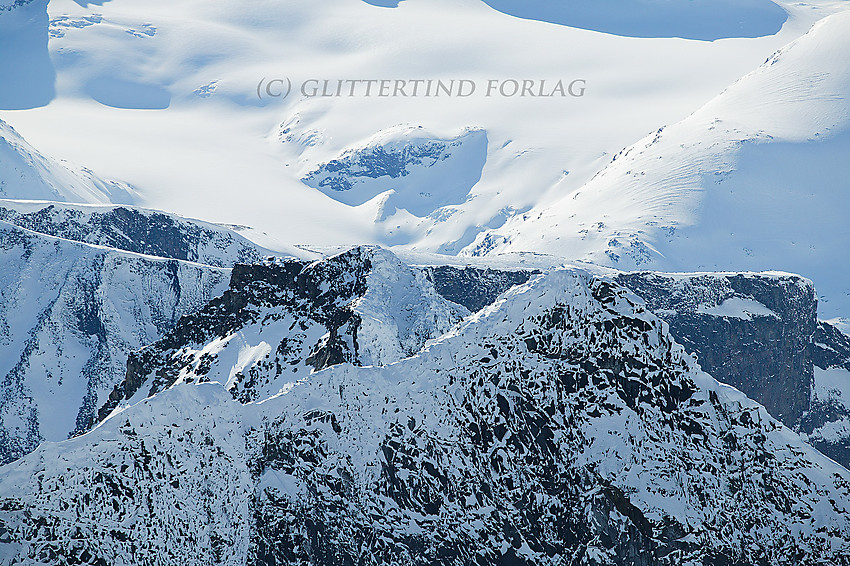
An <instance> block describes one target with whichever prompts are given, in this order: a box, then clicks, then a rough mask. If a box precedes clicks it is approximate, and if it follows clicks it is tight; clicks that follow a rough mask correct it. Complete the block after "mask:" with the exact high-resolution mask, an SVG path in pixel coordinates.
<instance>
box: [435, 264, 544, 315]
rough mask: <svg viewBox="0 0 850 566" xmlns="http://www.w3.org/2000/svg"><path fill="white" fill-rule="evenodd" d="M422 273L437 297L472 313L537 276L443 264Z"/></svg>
mask: <svg viewBox="0 0 850 566" xmlns="http://www.w3.org/2000/svg"><path fill="white" fill-rule="evenodd" d="M424 271H425V274H426V275H427V277H428V279H429V280H431V281H432V282H433V283H434V288H435V289H436V290H437V292H438V293H439V294H440V295H442V296H443V297H445V298H446V299H448V300H450V301H452V302H453V303H457V304H459V305H463V306H465V307H466V308H468V309H469V310H470V311H472V312H478V311H480V310H481V309H483V308H484V307H486V306H487V305H490V304H493V302H494V301H495V300H496V299H497V298H498V297H499V295H501V294H502V293H504V292H505V291H507V290H508V289H510V288H511V287H513V286H514V285H520V284H522V283H525V282H526V281H528V280H529V278H530V277H531V276H532V275H535V274H536V273H538V272H534V271H503V270H499V269H489V268H485V269H482V268H476V267H464V268H458V267H453V266H447V265H441V266H436V267H426V268H424Z"/></svg>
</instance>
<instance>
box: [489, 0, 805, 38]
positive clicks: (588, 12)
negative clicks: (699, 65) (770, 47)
mask: <svg viewBox="0 0 850 566" xmlns="http://www.w3.org/2000/svg"><path fill="white" fill-rule="evenodd" d="M484 2H485V3H486V4H487V5H488V6H491V7H492V8H494V9H496V10H499V11H500V12H504V13H506V14H510V15H512V16H516V17H518V18H527V19H531V20H539V21H543V22H549V23H553V24H559V25H563V26H570V27H576V28H582V29H589V30H594V31H599V32H603V33H612V34H616V35H625V36H629V37H681V38H685V39H698V40H703V41H714V40H717V39H723V38H730V37H759V36H762V35H772V34H774V33H777V32H778V31H779V30H780V29H781V28H782V24H784V23H785V20H786V19H787V17H788V16H787V14H786V13H785V10H783V9H782V8H781V7H780V6H778V5H777V4H776V3H774V2H771V1H770V0H719V1H718V0H689V1H687V2H664V1H659V0H638V1H633V0H632V1H622V0H619V1H618V0H603V1H599V0H596V1H594V0H577V1H576V0H573V1H572V2H557V1H554V0H484Z"/></svg>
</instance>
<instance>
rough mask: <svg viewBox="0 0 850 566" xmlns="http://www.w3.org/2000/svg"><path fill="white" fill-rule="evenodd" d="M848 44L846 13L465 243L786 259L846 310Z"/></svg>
mask: <svg viewBox="0 0 850 566" xmlns="http://www.w3.org/2000/svg"><path fill="white" fill-rule="evenodd" d="M848 52H850V12H847V11H844V12H841V13H838V14H835V15H832V16H829V17H827V18H825V19H824V20H822V21H821V22H819V23H818V24H817V25H815V26H814V27H813V28H812V29H811V30H810V31H809V33H807V34H806V35H804V36H802V37H800V38H799V39H797V40H796V41H794V42H792V43H790V44H789V45H787V46H786V47H784V48H782V49H780V50H779V51H778V52H777V53H775V54H774V55H773V56H771V57H770V58H768V60H767V61H766V62H765V63H764V64H763V65H761V66H760V67H759V68H757V69H756V70H754V71H753V72H751V73H749V74H748V75H746V76H744V77H743V78H741V79H740V80H739V81H737V82H736V83H735V84H733V85H732V86H730V87H729V88H727V89H726V90H725V91H724V92H723V93H722V94H720V95H718V96H717V97H716V98H715V99H714V100H712V101H711V102H709V103H708V104H706V105H705V106H704V107H703V108H701V109H700V110H698V111H697V112H695V113H694V114H692V115H691V116H689V117H688V118H686V119H685V120H683V121H681V122H679V123H676V124H674V125H672V126H669V127H663V128H659V129H658V130H657V131H655V132H652V133H651V134H650V135H648V136H647V137H645V138H644V139H642V140H640V141H638V142H637V143H635V144H634V145H632V146H630V147H628V148H626V149H624V150H623V151H621V152H620V153H618V154H616V155H615V156H614V157H613V158H612V160H611V162H610V163H609V164H608V165H607V166H606V167H605V168H604V169H602V170H601V171H600V172H599V173H597V174H596V176H595V177H593V179H592V180H590V181H589V182H588V183H587V184H585V185H584V186H582V187H580V188H578V189H576V190H575V191H572V192H570V193H569V194H567V195H565V196H564V197H562V198H561V199H560V200H559V201H557V202H555V203H554V204H552V205H547V206H546V207H544V208H540V209H537V210H533V211H532V212H530V213H529V214H526V215H523V216H522V217H515V218H512V219H509V220H508V222H507V223H506V224H505V226H503V227H501V228H499V229H497V230H494V231H490V232H488V233H486V234H481V235H479V237H478V239H477V240H476V242H475V243H473V244H472V245H470V246H468V247H467V248H466V250H465V253H469V254H482V253H494V252H501V251H522V250H525V251H532V250H533V251H544V252H549V253H555V254H561V255H564V256H568V257H573V258H584V259H586V260H590V261H593V262H595V263H599V264H605V265H611V266H616V267H618V268H621V269H634V268H639V269H645V268H650V269H659V270H676V271H713V270H755V271H760V270H764V269H781V270H784V271H790V272H794V273H801V274H803V275H805V276H807V277H810V278H812V279H813V280H814V281H815V283H816V285H817V286H818V289H819V290H820V291H821V292H822V293H824V294H825V295H826V296H827V298H828V299H829V300H830V301H832V304H829V305H826V306H827V307H830V308H834V309H836V310H834V311H830V312H829V313H824V314H828V315H829V316H836V315H840V314H842V312H843V311H844V310H847V309H850V302H848V300H847V297H848V296H850V287H848V286H847V282H846V280H842V278H836V277H835V276H834V275H835V270H834V269H833V267H832V265H833V264H834V262H839V263H842V262H846V261H848V260H850V256H849V255H848V251H847V245H846V237H845V236H846V229H845V228H844V227H845V226H846V224H845V222H844V219H845V218H846V216H847V214H848V213H850V197H848V192H847V191H846V190H845V189H846V178H847V176H848V174H850V162H848V161H847V160H846V159H843V156H846V155H847V152H848V150H850V107H848V105H847V100H850V59H848V58H847V57H846V53H848ZM790 210H793V211H794V213H793V214H789V213H788V211H790ZM812 226H817V227H818V228H817V229H812Z"/></svg>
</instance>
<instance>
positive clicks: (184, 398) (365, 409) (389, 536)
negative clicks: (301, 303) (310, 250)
mask: <svg viewBox="0 0 850 566" xmlns="http://www.w3.org/2000/svg"><path fill="white" fill-rule="evenodd" d="M333 265H334V264H333V263H332V264H331V265H330V266H328V268H331V266H333ZM336 265H338V264H336ZM315 267H316V266H314V268H315ZM353 279H356V278H353ZM345 280H346V281H350V279H345ZM630 297H631V295H630V294H629V293H627V292H626V291H625V290H623V289H622V288H620V287H618V286H617V285H615V284H613V283H611V282H610V281H606V280H603V279H600V278H596V277H593V276H590V275H588V274H586V273H582V272H576V271H570V270H561V271H556V272H553V273H550V274H547V275H544V276H540V277H535V278H533V279H532V280H531V281H529V282H528V283H527V284H525V285H522V286H519V287H515V288H514V289H512V290H510V291H508V292H507V293H506V294H505V295H504V296H503V297H502V298H501V299H499V301H497V302H496V304H494V305H492V306H491V307H488V308H485V309H484V310H482V311H481V312H480V313H477V314H475V315H473V316H471V317H469V318H468V319H467V320H466V321H465V322H463V323H462V324H461V325H459V326H458V327H457V328H456V329H454V330H453V331H451V332H450V333H448V334H446V335H444V336H443V337H442V338H440V339H439V340H438V341H436V342H434V343H431V344H430V345H429V346H428V347H426V348H425V349H424V350H422V351H421V352H419V353H418V354H417V355H415V356H412V357H409V358H406V359H404V360H402V361H400V362H398V363H393V364H390V365H387V366H381V367H377V366H371V367H357V366H355V365H352V364H339V365H336V366H333V367H330V368H327V369H325V370H323V371H319V372H315V373H312V374H310V375H309V376H304V377H303V378H301V379H299V380H298V381H296V382H293V383H292V384H291V386H290V387H289V388H287V389H286V390H284V391H281V392H280V393H278V394H275V395H272V396H271V397H269V398H267V399H264V400H262V402H260V403H249V404H241V403H239V402H237V401H236V400H234V399H232V397H231V394H230V393H229V392H227V391H226V390H225V389H224V388H222V387H221V385H218V384H213V383H205V384H200V385H196V384H188V383H182V384H179V385H175V386H174V387H171V388H169V389H167V390H165V391H163V392H162V393H160V394H158V395H156V396H154V397H152V398H149V399H146V400H144V401H142V402H140V403H138V404H136V405H134V406H132V407H130V408H128V409H126V410H124V411H122V412H119V413H116V414H114V415H112V417H111V418H109V419H108V420H107V421H105V422H104V423H103V424H101V425H100V426H99V427H98V428H96V429H95V430H94V431H92V432H91V433H89V434H87V435H85V436H82V437H78V438H75V439H73V440H70V441H67V442H64V443H59V444H51V445H45V446H43V447H42V448H40V449H39V450H38V451H37V452H36V453H34V454H31V455H29V456H28V457H26V458H24V459H22V460H20V461H18V462H16V463H14V464H12V465H10V466H6V467H4V468H2V469H0V502H1V503H0V532H2V533H3V537H2V539H0V557H2V559H3V560H4V561H5V563H8V564H15V563H33V562H53V563H56V562H61V563H77V564H104V563H109V564H142V563H144V564H150V565H166V564H168V565H171V564H181V565H186V566H191V565H195V564H208V563H216V564H224V565H229V564H234V565H235V564H245V563H249V564H277V565H296V564H298V565H301V564H317V565H327V566H330V565H338V564H364V565H367V564H368V565H372V564H374V565H377V564H381V565H390V566H391V565H401V564H404V565H425V564H444V565H458V566H459V565H462V564H482V565H483V564H504V565H507V564H511V565H529V566H530V565H556V564H557V565H560V564H588V565H591V564H593V565H615V564H616V565H621V564H633V565H637V564H642V565H655V564H658V565H667V564H670V565H672V564H677V565H678V564H686V565H697V564H794V563H806V564H824V565H826V564H848V559H847V557H848V556H850V518H849V517H850V513H848V511H850V472H848V471H847V470H845V469H843V468H841V467H840V466H838V465H836V464H835V463H833V462H831V461H830V460H828V459H826V458H824V457H823V456H822V455H820V454H819V453H817V452H816V451H814V450H813V449H811V448H810V447H808V446H807V445H805V444H804V443H803V442H802V441H801V440H800V439H799V437H797V436H796V435H795V434H793V433H792V432H791V431H790V430H788V429H787V428H785V427H784V426H783V425H781V424H780V423H779V422H778V421H776V420H775V419H773V418H771V417H770V415H769V414H768V413H767V412H766V411H765V410H764V408H763V407H761V406H759V405H757V404H755V403H754V402H752V401H750V400H749V399H747V398H746V397H744V396H743V395H742V394H741V393H740V392H738V391H737V390H735V389H732V388H730V387H727V386H724V385H721V384H719V383H717V382H716V381H715V380H713V379H712V378H710V377H709V376H708V375H706V374H705V373H703V372H702V371H701V370H700V369H699V368H698V367H697V366H696V364H694V362H693V360H692V359H691V358H690V357H689V356H688V355H687V354H686V353H685V352H684V351H683V350H682V348H681V347H680V346H678V345H677V344H676V343H675V342H674V341H673V339H672V338H671V336H670V335H669V334H668V332H667V330H666V325H664V324H663V323H662V322H661V321H660V320H659V319H657V318H656V317H655V316H653V315H652V314H650V313H649V312H648V311H646V310H645V309H644V307H643V306H641V305H639V304H635V302H633V301H632V299H631V298H630ZM267 310H271V309H268V308H267V307H263V308H262V309H261V310H260V311H259V313H260V314H259V316H260V317H261V318H262V312H264V311H267ZM57 494H61V496H57ZM199 525H203V527H201V528H199Z"/></svg>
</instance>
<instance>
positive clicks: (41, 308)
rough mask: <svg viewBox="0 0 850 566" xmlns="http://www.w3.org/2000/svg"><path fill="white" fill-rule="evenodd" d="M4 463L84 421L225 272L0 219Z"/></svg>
mask: <svg viewBox="0 0 850 566" xmlns="http://www.w3.org/2000/svg"><path fill="white" fill-rule="evenodd" d="M0 265H2V266H3V269H2V270H0V463H6V462H9V461H11V460H13V459H15V458H19V457H21V456H23V455H24V454H27V453H28V452H30V451H32V450H34V449H35V448H36V447H37V446H38V444H39V443H40V442H41V441H42V440H51V441H58V440H63V439H65V438H67V437H68V435H69V434H71V433H74V432H78V431H80V430H83V429H85V428H87V427H88V425H89V423H90V422H91V420H92V418H93V416H94V415H95V414H96V412H97V408H98V407H100V406H101V404H102V403H103V402H104V401H105V400H106V397H107V395H108V394H109V392H110V391H111V390H112V388H113V386H114V385H115V384H116V383H118V382H120V381H121V379H122V378H123V376H124V372H125V367H126V360H127V353H128V352H130V351H133V350H136V349H138V348H140V347H141V346H143V345H145V344H148V343H150V342H152V341H154V340H156V339H158V338H159V337H160V336H161V335H162V334H163V333H164V332H165V331H166V330H168V329H170V328H171V327H172V326H173V325H174V323H175V322H176V321H177V320H178V319H179V318H180V317H181V316H182V315H184V314H188V313H190V312H194V311H195V310H197V309H198V308H200V307H201V306H202V305H203V304H204V303H206V302H207V301H208V300H209V299H210V298H211V297H213V296H216V295H218V294H220V293H221V292H222V291H223V290H224V288H225V287H226V284H227V276H228V275H229V271H228V270H226V269H221V268H214V267H209V266H202V265H198V264H193V263H187V262H183V261H177V260H170V259H159V258H153V257H149V256H142V255H139V254H132V253H127V252H123V251H117V250H114V249H109V248H103V247H97V246H91V245H87V244H82V243H78V242H71V241H68V240H64V239H59V238H54V237H50V236H45V235H43V234H38V233H35V232H31V231H29V230H24V229H22V228H19V227H17V226H12V225H9V224H7V223H5V222H0Z"/></svg>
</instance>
